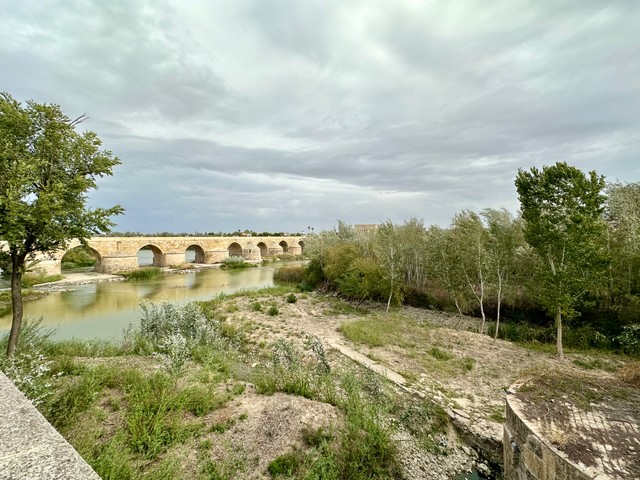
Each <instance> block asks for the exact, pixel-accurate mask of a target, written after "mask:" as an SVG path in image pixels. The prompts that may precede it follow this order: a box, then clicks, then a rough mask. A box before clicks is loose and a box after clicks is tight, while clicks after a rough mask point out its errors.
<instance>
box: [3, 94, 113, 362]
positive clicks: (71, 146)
mask: <svg viewBox="0 0 640 480" xmlns="http://www.w3.org/2000/svg"><path fill="white" fill-rule="evenodd" d="M82 120H84V116H82V117H79V118H78V119H76V120H73V121H71V120H70V119H69V118H68V117H67V116H66V115H65V114H64V113H63V112H62V110H61V109H60V107H59V106H57V105H48V104H39V103H36V102H33V101H29V102H27V103H26V105H21V104H20V103H19V102H17V101H16V100H14V99H13V98H12V97H11V96H10V95H9V94H8V93H2V94H0V138H2V139H3V141H2V142H0V238H2V239H3V240H4V241H6V242H7V244H8V249H7V250H5V249H4V248H3V249H0V264H2V265H4V266H5V267H7V266H10V267H11V269H10V270H11V275H12V282H11V288H12V289H13V290H14V291H16V290H17V289H19V288H20V286H19V285H20V279H21V276H22V274H23V273H24V268H25V267H24V264H25V260H27V259H30V258H31V257H32V256H33V255H34V254H35V252H43V253H55V252H56V251H58V250H59V249H61V248H65V246H66V245H67V242H68V241H69V240H71V239H73V238H77V239H81V240H82V239H85V238H87V237H89V236H91V235H93V234H95V233H99V232H105V231H108V230H109V228H110V227H111V226H112V225H113V223H112V222H111V220H110V217H111V216H113V215H117V214H120V213H122V212H123V209H122V208H121V207H120V206H115V207H112V208H109V209H101V208H98V209H94V210H90V209H88V208H87V206H86V203H87V198H88V197H87V192H88V191H89V190H92V189H95V188H97V183H96V181H97V179H98V178H100V177H103V176H105V175H111V171H112V168H113V167H114V166H116V165H118V164H119V163H120V161H119V160H118V159H117V158H115V157H113V156H112V154H111V152H109V151H107V150H101V149H100V147H101V143H102V142H101V141H100V139H99V138H98V136H97V135H96V134H95V133H94V132H91V131H86V132H83V133H77V132H76V131H75V127H76V126H77V125H78V124H79V123H80V122H81V121H82ZM5 270H7V268H5ZM17 293H18V294H17V296H16V297H15V298H16V305H14V308H13V319H12V329H11V335H10V339H9V343H8V346H7V354H8V355H11V354H13V352H14V350H15V348H16V346H17V343H18V336H19V333H20V327H21V322H22V302H21V297H20V294H19V292H17Z"/></svg>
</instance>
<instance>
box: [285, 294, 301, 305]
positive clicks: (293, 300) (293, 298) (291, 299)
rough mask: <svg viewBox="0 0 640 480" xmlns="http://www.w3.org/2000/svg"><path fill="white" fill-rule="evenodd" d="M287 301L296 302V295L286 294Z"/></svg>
mask: <svg viewBox="0 0 640 480" xmlns="http://www.w3.org/2000/svg"><path fill="white" fill-rule="evenodd" d="M286 300H287V303H296V302H297V301H298V297H296V296H295V294H293V293H290V294H289V295H287V298H286Z"/></svg>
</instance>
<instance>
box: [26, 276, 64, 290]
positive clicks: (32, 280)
mask: <svg viewBox="0 0 640 480" xmlns="http://www.w3.org/2000/svg"><path fill="white" fill-rule="evenodd" d="M63 278H64V275H40V274H35V273H27V274H25V275H23V276H22V280H21V282H20V284H21V286H22V288H31V287H33V286H34V285H40V284H42V283H50V282H57V281H58V280H62V279H63Z"/></svg>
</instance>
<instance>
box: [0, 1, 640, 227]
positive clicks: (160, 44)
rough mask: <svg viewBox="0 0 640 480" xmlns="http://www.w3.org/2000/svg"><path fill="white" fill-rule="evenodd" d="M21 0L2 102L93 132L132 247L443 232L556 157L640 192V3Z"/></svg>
mask: <svg viewBox="0 0 640 480" xmlns="http://www.w3.org/2000/svg"><path fill="white" fill-rule="evenodd" d="M1 3H3V5H2V7H3V20H2V26H3V28H1V29H0V64H2V65H3V66H6V68H4V69H3V80H4V81H5V86H4V87H3V88H5V89H6V90H8V91H9V92H10V93H12V94H13V95H14V96H15V97H16V98H19V99H22V100H26V99H29V98H33V99H35V100H37V101H46V102H55V103H59V104H61V105H62V107H63V109H64V110H65V112H67V113H68V114H69V116H76V115H79V114H81V113H87V114H88V115H89V117H90V118H89V120H88V121H87V122H86V123H85V125H84V126H85V127H86V128H90V129H94V130H96V131H97V132H98V134H99V135H100V137H101V138H102V139H103V140H104V141H105V146H106V147H107V148H109V149H111V150H112V151H113V152H114V153H115V154H117V155H118V156H119V157H120V158H121V159H122V161H123V164H122V165H121V166H120V167H118V168H117V169H116V171H115V176H114V177H112V178H109V179H106V180H105V181H103V182H102V183H101V187H102V188H101V189H100V190H98V191H97V192H95V193H94V194H92V195H91V202H92V204H96V205H97V204H103V205H110V204H114V203H121V204H123V205H124V206H125V207H126V209H127V213H126V216H124V217H121V218H119V219H118V222H119V228H120V229H122V230H140V231H154V230H159V231H166V230H186V231H191V230H194V231H195V230H197V231H218V230H229V229H231V230H233V229H236V228H239V226H240V225H237V224H238V223H242V225H244V226H245V227H244V228H254V229H256V230H296V229H300V228H301V227H300V225H302V226H308V225H309V224H313V225H314V226H315V227H316V228H317V229H320V228H330V227H331V226H332V225H333V224H334V223H335V221H336V219H338V218H340V219H344V220H345V221H348V222H357V223H360V222H362V223H373V222H376V221H383V220H386V219H388V218H389V219H392V220H394V221H403V220H405V219H408V218H410V217H413V216H415V217H418V218H423V219H424V221H425V223H427V224H429V223H438V224H441V225H445V224H448V223H449V220H450V219H451V217H452V216H453V214H454V213H455V212H456V211H459V210H461V209H464V208H471V209H476V210H477V209H481V208H485V207H501V206H505V207H507V208H510V209H512V210H515V209H517V199H516V194H515V188H514V187H513V179H514V177H515V174H516V172H517V169H518V168H528V167H530V166H541V165H543V164H549V163H553V162H556V161H567V162H569V163H572V164H574V165H576V166H578V167H579V168H582V169H584V170H587V169H596V170H597V171H598V172H599V173H603V174H605V175H607V176H608V177H612V179H619V180H622V181H639V180H640V167H639V166H638V162H637V158H638V157H639V155H638V154H639V153H640V142H639V141H638V138H639V137H638V134H637V132H638V130H639V128H638V127H640V120H639V118H640V117H638V115H637V112H638V111H639V110H640V108H639V107H640V55H639V54H640V44H638V42H637V34H636V30H637V25H638V24H639V22H640V5H638V4H637V2H634V1H631V0H629V1H623V0H619V1H614V2H608V3H606V4H603V3H602V2H598V1H595V0H580V1H577V0H576V1H573V2H561V3H558V4H551V3H549V2H531V1H525V0H515V1H495V2H482V3H478V2H466V1H459V2H428V1H417V0H415V1H410V0H403V1H398V2H391V3H386V2H370V1H365V0H353V1H348V2H345V1H337V0H335V1H331V0H325V1H312V2H304V3H301V2H295V1H292V0H291V1H285V0H244V1H238V2H226V3H221V2H220V3H216V4H211V3H210V2H207V1H205V0H200V1H190V2H179V1H177V0H163V1H151V0H149V1H142V2H125V1H124V0H120V1H111V2H106V3H105V2H82V1H80V0H77V1H65V2H62V1H53V0H50V1H45V2H37V3H36V2H35V1H27V2H8V1H6V2H4V1H3V2H1Z"/></svg>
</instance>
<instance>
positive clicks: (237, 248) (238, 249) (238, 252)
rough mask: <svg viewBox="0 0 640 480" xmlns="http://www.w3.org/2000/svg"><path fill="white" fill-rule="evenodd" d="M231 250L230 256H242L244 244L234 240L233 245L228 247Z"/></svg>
mask: <svg viewBox="0 0 640 480" xmlns="http://www.w3.org/2000/svg"><path fill="white" fill-rule="evenodd" d="M227 250H228V251H229V256H230V257H233V256H236V257H241V256H242V246H241V245H240V244H239V243H238V242H233V243H232V244H231V245H229V246H228V247H227Z"/></svg>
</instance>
